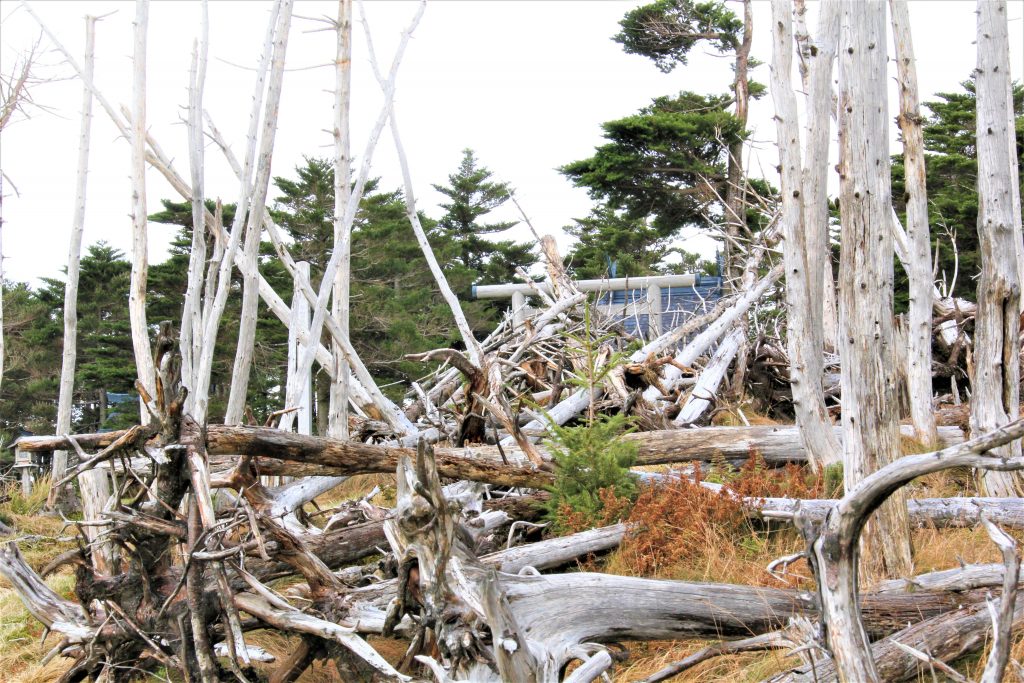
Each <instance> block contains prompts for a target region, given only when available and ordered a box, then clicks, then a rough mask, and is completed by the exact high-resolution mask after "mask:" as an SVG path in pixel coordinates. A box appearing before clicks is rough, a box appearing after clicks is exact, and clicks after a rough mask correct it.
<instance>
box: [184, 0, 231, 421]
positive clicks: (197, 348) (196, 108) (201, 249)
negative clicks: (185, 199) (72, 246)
mask: <svg viewBox="0 0 1024 683" xmlns="http://www.w3.org/2000/svg"><path fill="white" fill-rule="evenodd" d="M209 38H210V17H209V7H208V4H207V2H206V1H205V0H204V1H203V4H202V20H201V26H200V37H199V40H198V41H196V42H195V43H193V47H192V69H191V71H190V72H189V81H190V82H189V89H188V94H189V96H188V145H189V156H188V160H189V170H190V172H191V174H190V175H191V180H192V252H191V253H190V254H189V260H188V284H187V286H186V289H185V302H184V306H183V307H182V314H181V331H180V343H179V346H180V348H181V377H182V385H183V386H184V387H186V388H187V389H188V391H189V393H190V394H193V395H190V396H188V398H187V401H188V408H189V409H190V410H191V408H192V405H194V402H195V396H194V393H195V389H196V371H197V370H198V366H199V359H200V357H201V356H202V347H203V276H204V275H205V273H206V230H207V226H206V205H205V178H204V172H205V165H206V157H205V149H206V139H205V138H204V136H203V89H204V86H205V84H206V62H207V54H208V52H209V44H210V40H209ZM222 255H223V254H222ZM214 272H215V271H214V270H213V269H212V268H211V270H210V273H211V275H212V274H213V273H214ZM209 291H216V290H215V289H214V288H213V287H212V285H211V287H210V288H209ZM209 300H210V301H211V302H212V296H211V297H210V298H209Z"/></svg>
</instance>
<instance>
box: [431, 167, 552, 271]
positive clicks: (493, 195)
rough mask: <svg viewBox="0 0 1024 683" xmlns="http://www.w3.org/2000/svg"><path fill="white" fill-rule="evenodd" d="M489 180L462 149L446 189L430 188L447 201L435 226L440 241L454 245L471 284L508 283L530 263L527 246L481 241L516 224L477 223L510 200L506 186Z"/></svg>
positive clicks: (486, 172)
mask: <svg viewBox="0 0 1024 683" xmlns="http://www.w3.org/2000/svg"><path fill="white" fill-rule="evenodd" d="M493 176H494V173H493V172H491V170H490V169H488V168H487V167H485V166H480V165H479V162H478V161H477V158H476V156H475V155H474V153H473V150H471V149H464V150H462V162H461V163H460V164H459V168H458V170H457V171H456V172H455V173H453V174H451V175H449V176H448V185H447V186H444V185H434V189H435V190H437V191H438V192H440V193H441V194H443V195H444V196H446V197H448V199H449V200H450V201H449V202H447V203H442V204H441V208H443V209H444V210H445V211H446V213H445V215H444V216H442V217H441V218H440V220H438V222H437V227H438V230H440V231H441V233H442V234H443V235H444V239H447V240H451V241H453V242H455V243H456V244H457V245H458V255H457V257H456V258H457V259H458V260H459V262H460V263H461V264H462V265H463V266H464V267H465V268H468V269H469V270H471V271H473V272H474V273H475V274H476V276H477V277H476V278H475V280H474V281H475V282H510V281H512V279H513V278H514V276H515V270H516V267H518V266H522V267H527V266H529V265H530V264H532V263H533V261H534V258H533V255H532V253H531V252H532V247H531V246H530V245H527V244H517V243H515V242H513V241H511V240H501V241H491V240H488V239H486V238H485V237H484V236H485V235H495V234H497V233H500V232H504V231H506V230H508V229H510V228H513V227H515V226H516V225H517V224H518V222H517V221H498V222H494V223H484V222H482V221H481V220H480V219H482V218H483V217H484V216H486V215H487V214H489V213H491V212H492V211H494V210H495V209H497V208H498V207H500V206H502V205H503V204H505V202H507V201H508V200H509V198H510V197H511V196H512V188H511V187H510V186H509V184H508V183H504V182H496V181H494V180H492V178H493ZM456 291H458V290H456Z"/></svg>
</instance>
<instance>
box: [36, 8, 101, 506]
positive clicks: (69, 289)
mask: <svg viewBox="0 0 1024 683" xmlns="http://www.w3.org/2000/svg"><path fill="white" fill-rule="evenodd" d="M95 50H96V17H92V16H86V18H85V73H86V74H87V75H88V77H89V78H90V79H91V78H92V74H93V68H94V65H95V59H94V57H95ZM91 130H92V93H91V92H89V88H88V87H87V86H83V87H82V119H81V125H80V126H79V131H78V171H77V176H76V179H75V213H74V216H73V218H72V219H71V235H70V236H69V238H68V272H67V280H66V281H65V282H64V351H63V354H62V357H61V367H60V390H59V392H58V398H57V429H56V433H57V434H70V433H71V405H72V403H73V401H74V389H75V361H76V358H77V350H78V271H79V262H80V261H81V255H82V232H83V230H84V228H85V193H86V187H87V185H88V179H89V141H90V133H91ZM67 462H68V452H67V451H65V450H60V451H54V452H53V462H52V466H51V470H50V472H51V476H52V480H53V481H58V480H60V479H61V478H63V477H64V470H65V469H67ZM61 488H63V487H61ZM60 497H61V491H60V489H59V488H58V487H56V486H55V487H52V488H51V489H50V492H49V494H48V495H47V497H46V504H47V506H48V507H50V508H52V507H54V506H55V505H56V504H57V502H58V500H59V499H60Z"/></svg>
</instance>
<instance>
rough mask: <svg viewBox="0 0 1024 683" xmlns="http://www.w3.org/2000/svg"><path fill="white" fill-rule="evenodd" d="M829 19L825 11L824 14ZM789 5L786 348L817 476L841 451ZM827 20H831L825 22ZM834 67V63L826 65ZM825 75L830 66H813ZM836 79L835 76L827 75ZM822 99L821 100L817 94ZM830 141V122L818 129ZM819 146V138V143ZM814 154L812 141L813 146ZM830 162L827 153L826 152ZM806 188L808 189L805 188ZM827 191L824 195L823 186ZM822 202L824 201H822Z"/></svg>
mask: <svg viewBox="0 0 1024 683" xmlns="http://www.w3.org/2000/svg"><path fill="white" fill-rule="evenodd" d="M823 11H824V8H823ZM791 13H792V11H791V7H790V3H789V1H788V0H775V1H774V2H773V3H772V22H773V26H772V29H773V31H772V32H773V35H774V42H773V49H772V98H773V100H774V101H775V124H776V130H777V131H778V146H779V166H780V168H781V169H782V171H781V174H780V175H781V181H782V189H781V197H782V218H781V224H782V233H783V242H782V245H783V257H784V260H785V266H786V327H787V334H786V340H787V345H788V347H789V383H790V387H791V388H792V392H793V409H794V412H795V414H796V423H797V426H798V427H799V430H800V435H801V438H802V439H803V440H804V445H805V448H806V450H807V452H808V454H809V455H810V458H809V462H810V465H811V467H812V468H813V469H815V470H819V469H821V468H823V467H825V466H827V465H830V464H833V463H835V462H838V461H839V444H838V443H837V442H836V441H835V439H834V437H833V436H832V434H833V432H832V429H831V426H832V425H831V421H830V420H829V417H828V411H827V410H826V408H825V392H824V390H823V389H822V384H821V377H822V375H823V374H824V357H823V343H824V342H823V339H824V333H823V331H822V317H821V311H822V306H821V303H820V302H821V300H822V296H821V291H822V284H823V280H822V268H823V267H824V266H823V262H824V259H823V258H822V255H821V253H820V252H821V250H822V249H823V247H824V244H823V241H822V239H821V238H820V236H819V235H815V238H814V239H812V238H811V236H810V235H809V232H811V231H815V230H817V231H818V232H820V228H819V227H817V226H815V225H813V224H812V225H808V224H807V219H808V218H810V217H811V216H809V215H808V214H810V213H811V211H810V209H811V208H813V209H815V211H814V214H815V216H817V214H818V213H819V212H818V211H817V210H816V209H817V207H808V208H805V202H808V201H814V200H815V199H816V197H815V196H814V195H812V196H811V197H809V198H808V197H803V198H801V195H802V193H801V190H802V189H804V185H805V184H806V185H811V184H812V183H811V181H810V179H809V176H810V175H811V173H815V174H823V171H824V168H823V167H822V166H823V165H822V164H821V159H820V156H821V154H820V153H821V152H822V150H821V149H820V148H819V146H818V145H817V144H815V146H814V148H813V150H814V152H815V153H816V156H815V157H814V159H813V162H814V167H813V169H809V170H808V172H807V173H805V172H804V170H803V168H802V163H801V159H800V122H799V119H798V117H797V110H796V97H795V95H794V94H793V87H792V84H791V83H790V71H791V70H792V66H793V60H792V54H793V30H792V26H791V21H790V16H791ZM823 16H827V15H824V14H823ZM828 64H829V66H830V65H831V62H830V61H829V62H828ZM815 66H816V67H820V70H821V71H825V68H824V64H822V63H818V62H815ZM828 70H829V71H831V69H830V68H829V69H828ZM817 94H819V95H821V94H822V93H821V92H820V91H819V92H818V93H817ZM816 123H817V125H819V126H822V127H823V128H824V129H825V134H826V136H827V131H828V119H827V118H826V119H825V121H824V122H822V121H817V122H816ZM813 142H814V143H819V142H820V140H819V138H814V139H813ZM807 144H808V147H809V148H811V144H812V139H811V136H809V138H808V143H807ZM824 151H825V153H826V154H827V146H826V147H825V150H824ZM805 181H807V182H806V183H805ZM821 186H822V187H824V183H823V179H822V182H821ZM817 199H820V198H817Z"/></svg>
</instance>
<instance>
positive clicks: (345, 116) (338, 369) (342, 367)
mask: <svg viewBox="0 0 1024 683" xmlns="http://www.w3.org/2000/svg"><path fill="white" fill-rule="evenodd" d="M337 29H338V54H337V61H336V62H335V66H334V248H335V249H339V248H340V249H341V264H340V265H339V267H338V274H337V276H335V278H334V293H333V295H332V296H333V298H332V300H331V312H332V314H333V315H334V318H335V319H336V320H337V321H338V325H339V326H340V327H341V333H342V334H343V335H345V336H346V337H348V336H349V329H348V319H349V288H350V285H351V277H352V274H351V266H350V263H349V262H350V260H351V257H352V227H351V226H349V227H348V229H347V230H346V229H345V225H344V219H345V208H346V207H347V206H348V199H349V183H350V182H351V180H350V176H351V173H352V170H351V165H352V153H351V138H350V133H349V105H350V103H351V98H352V0H339V1H338V26H337ZM331 352H332V355H333V356H334V381H332V382H331V399H330V407H329V408H328V411H329V412H328V428H327V433H328V434H329V435H330V436H337V437H340V438H342V439H347V438H348V395H349V391H350V390H349V384H350V380H349V378H350V372H349V369H348V363H346V362H345V354H344V353H343V352H342V350H341V345H340V344H338V343H337V342H334V343H333V345H332V347H331Z"/></svg>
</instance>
